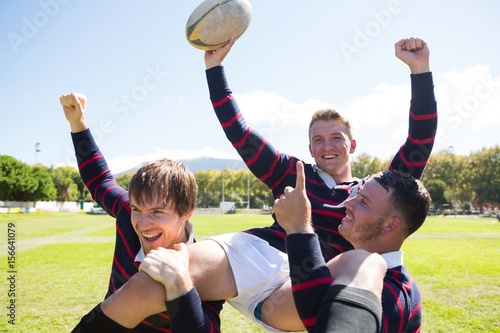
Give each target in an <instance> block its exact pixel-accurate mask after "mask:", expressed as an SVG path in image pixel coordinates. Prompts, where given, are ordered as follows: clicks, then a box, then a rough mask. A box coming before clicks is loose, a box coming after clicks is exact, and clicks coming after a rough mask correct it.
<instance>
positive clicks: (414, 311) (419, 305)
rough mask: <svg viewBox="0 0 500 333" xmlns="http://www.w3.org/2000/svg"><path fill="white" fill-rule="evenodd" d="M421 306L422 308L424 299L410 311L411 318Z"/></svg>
mask: <svg viewBox="0 0 500 333" xmlns="http://www.w3.org/2000/svg"><path fill="white" fill-rule="evenodd" d="M421 308H422V301H420V302H418V305H417V306H416V307H415V309H413V311H412V312H411V313H410V318H411V317H413V316H414V315H415V313H417V312H419V311H420V309H421Z"/></svg>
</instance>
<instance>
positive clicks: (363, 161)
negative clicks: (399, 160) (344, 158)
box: [351, 153, 387, 178]
mask: <svg viewBox="0 0 500 333" xmlns="http://www.w3.org/2000/svg"><path fill="white" fill-rule="evenodd" d="M385 168H387V166H386V167H384V165H383V164H382V161H381V160H380V159H379V158H378V157H371V156H370V155H368V154H366V153H363V154H360V155H358V156H357V157H356V158H355V159H354V160H352V161H351V172H352V176H353V177H358V178H364V177H366V176H368V175H373V174H376V173H377V172H379V171H382V170H383V169H385Z"/></svg>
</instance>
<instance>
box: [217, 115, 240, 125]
mask: <svg viewBox="0 0 500 333" xmlns="http://www.w3.org/2000/svg"><path fill="white" fill-rule="evenodd" d="M242 116H243V115H242V114H241V113H238V114H236V115H235V116H234V117H233V118H231V119H230V120H229V121H227V122H225V123H221V125H222V128H226V127H231V125H232V124H234V123H235V122H236V121H238V119H239V118H241V117H242Z"/></svg>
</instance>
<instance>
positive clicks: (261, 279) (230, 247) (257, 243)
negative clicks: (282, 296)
mask: <svg viewBox="0 0 500 333" xmlns="http://www.w3.org/2000/svg"><path fill="white" fill-rule="evenodd" d="M205 240H213V241H215V242H217V243H218V244H219V245H220V246H221V247H222V248H223V249H224V251H225V252H226V255H227V258H228V259H229V264H230V265H231V269H232V270H233V274H234V279H235V281H236V287H237V289H238V295H237V296H236V297H234V298H231V299H228V300H227V302H228V303H229V304H231V305H232V306H233V307H234V308H235V309H236V310H238V311H239V312H241V313H242V314H243V315H245V317H247V318H249V319H250V320H252V321H253V322H254V323H255V324H257V325H258V326H260V327H262V328H264V329H265V330H266V331H268V332H284V331H281V330H278V329H275V328H273V327H271V326H269V325H266V324H265V323H264V322H262V321H261V320H259V319H258V318H256V317H255V314H254V311H255V308H256V307H257V305H258V304H259V303H260V302H262V301H264V300H265V299H266V298H267V297H269V295H270V294H271V293H272V292H273V291H274V290H276V289H277V288H279V287H280V286H281V285H282V284H283V283H285V282H286V281H288V280H289V279H290V267H289V265H288V255H287V254H286V253H283V252H281V251H279V250H277V249H276V248H274V247H272V246H271V245H269V243H268V242H266V241H265V240H263V239H260V238H259V237H256V236H253V235H250V234H247V233H244V232H237V233H232V234H224V235H220V236H214V237H208V238H206V239H205Z"/></svg>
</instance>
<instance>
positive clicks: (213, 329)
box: [201, 302, 220, 333]
mask: <svg viewBox="0 0 500 333" xmlns="http://www.w3.org/2000/svg"><path fill="white" fill-rule="evenodd" d="M201 305H202V306H203V307H204V308H206V309H208V310H210V311H211V312H213V314H214V315H215V316H216V317H218V316H219V313H218V311H217V310H215V309H214V307H213V306H211V305H209V304H206V303H204V302H201ZM208 321H209V322H210V332H217V333H220V330H219V325H218V324H217V323H214V321H213V320H212V318H210V317H208Z"/></svg>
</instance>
